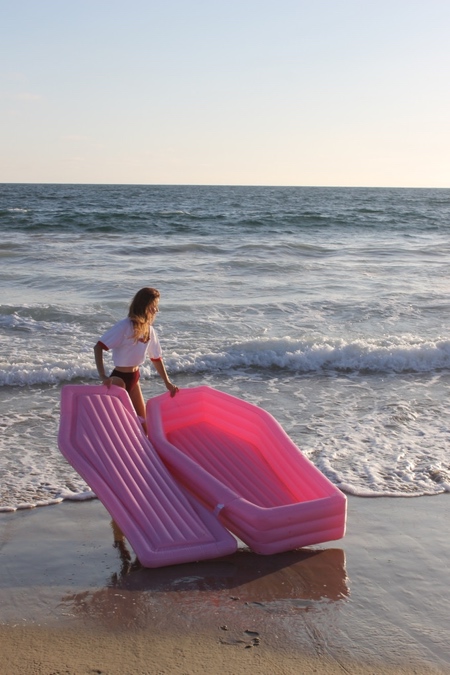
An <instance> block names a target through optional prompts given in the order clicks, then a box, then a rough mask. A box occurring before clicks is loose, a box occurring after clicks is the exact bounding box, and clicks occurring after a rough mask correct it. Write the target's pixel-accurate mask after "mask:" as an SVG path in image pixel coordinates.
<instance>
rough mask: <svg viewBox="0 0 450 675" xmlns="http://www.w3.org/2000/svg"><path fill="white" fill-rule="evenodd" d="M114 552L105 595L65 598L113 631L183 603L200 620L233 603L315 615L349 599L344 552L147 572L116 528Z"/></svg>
mask: <svg viewBox="0 0 450 675" xmlns="http://www.w3.org/2000/svg"><path fill="white" fill-rule="evenodd" d="M113 531H114V546H115V547H116V548H117V550H118V553H119V555H120V558H121V563H122V567H121V573H120V574H113V575H112V577H111V582H110V584H109V585H108V586H107V587H105V588H101V589H97V590H92V591H91V590H89V591H84V592H81V593H74V594H70V595H65V596H64V597H63V598H62V604H63V606H64V609H65V612H66V613H69V614H71V615H78V616H83V617H84V618H86V617H91V618H95V619H97V620H98V619H100V620H102V622H106V623H107V624H108V626H109V627H111V626H112V625H117V627H119V626H120V627H121V628H124V627H126V626H129V627H131V626H132V625H134V626H137V625H139V624H140V623H141V622H143V621H144V620H145V621H146V620H147V619H148V618H151V617H152V615H153V614H155V611H154V610H155V607H156V606H158V608H159V609H160V608H161V606H162V605H165V604H167V603H170V605H171V606H172V608H173V606H174V605H177V604H179V605H180V607H179V611H180V612H182V611H183V609H185V610H187V609H189V612H190V613H191V614H192V615H196V614H201V612H202V610H204V609H205V608H206V607H209V608H211V607H216V608H217V607H219V606H220V607H223V606H224V605H227V604H230V603H231V604H232V603H234V602H236V601H238V602H239V604H241V605H242V604H245V605H256V606H260V607H261V608H262V609H270V610H271V611H276V612H277V613H279V612H281V613H283V612H284V611H286V612H288V613H289V612H291V611H292V610H293V609H295V610H296V611H299V610H305V609H310V608H312V607H314V604H316V603H321V605H322V604H323V603H325V602H333V603H334V602H337V601H339V600H342V599H345V598H346V597H347V596H348V592H349V591H348V585H347V574H346V569H345V555H344V551H343V550H342V549H332V548H329V549H322V550H319V549H299V550H296V551H290V552H286V553H279V554H276V555H271V556H261V555H258V554H256V553H253V552H251V551H249V550H248V549H239V550H238V551H237V552H236V553H234V554H233V555H230V556H227V557H224V558H219V559H216V560H207V561H201V562H196V563H189V564H183V565H174V566H171V567H162V568H157V569H149V568H144V567H142V566H141V565H140V564H139V562H138V561H137V560H132V557H131V555H130V553H129V551H128V548H127V546H126V542H125V540H124V538H123V535H122V534H121V532H120V530H119V529H118V528H117V527H116V526H115V525H114V524H113Z"/></svg>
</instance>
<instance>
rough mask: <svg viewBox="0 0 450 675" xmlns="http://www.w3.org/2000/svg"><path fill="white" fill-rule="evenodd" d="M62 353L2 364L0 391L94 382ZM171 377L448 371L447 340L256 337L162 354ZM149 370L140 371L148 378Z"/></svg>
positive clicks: (87, 364)
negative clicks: (278, 372)
mask: <svg viewBox="0 0 450 675" xmlns="http://www.w3.org/2000/svg"><path fill="white" fill-rule="evenodd" d="M67 358H68V355H67V353H65V354H59V355H58V356H55V357H54V358H52V359H48V358H47V359H46V360H45V361H44V360H43V359H42V357H41V358H40V359H39V360H38V359H37V358H36V355H33V358H32V355H30V357H29V359H24V360H23V361H22V362H21V363H18V364H14V363H3V364H1V371H0V386H27V385H32V386H34V385H54V384H62V383H67V382H74V381H86V380H97V374H96V371H95V368H94V365H93V358H92V355H91V354H90V353H89V354H87V353H86V354H84V355H83V354H82V355H78V358H77V359H76V361H75V362H74V361H67V360H66V359H67ZM164 360H165V362H166V365H167V367H168V370H169V371H170V372H171V373H172V374H186V375H189V374H194V373H195V374H198V373H205V374H208V373H221V372H222V373H224V372H225V373H226V372H229V373H230V374H232V373H233V372H236V371H242V370H246V369H247V370H248V369H256V370H259V371H261V372H262V373H266V375H267V376H270V375H271V374H273V371H274V370H283V371H286V372H288V373H292V374H311V373H317V374H319V375H320V374H333V373H336V374H359V373H361V374H368V375H370V374H374V375H377V374H408V373H412V374H413V373H417V374H421V373H433V372H439V371H443V370H450V340H442V339H437V340H435V341H432V340H428V341H423V340H419V339H417V338H412V337H411V338H407V337H401V338H397V337H391V338H385V339H383V340H375V339H374V340H363V339H361V340H354V341H352V342H346V341H345V340H330V339H328V340H326V339H323V340H316V341H306V340H293V339H291V338H289V337H286V338H279V339H266V338H261V339H257V340H249V341H245V342H237V343H234V344H232V345H229V346H225V347H223V348H222V349H220V350H213V349H210V350H206V349H202V350H198V351H196V352H189V353H187V354H177V353H172V354H169V353H166V355H165V357H164ZM152 373H153V369H152V366H151V365H150V364H149V363H147V364H146V365H144V366H143V367H142V376H143V377H144V378H146V377H150V376H151V375H152Z"/></svg>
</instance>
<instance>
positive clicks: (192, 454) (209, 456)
mask: <svg viewBox="0 0 450 675" xmlns="http://www.w3.org/2000/svg"><path fill="white" fill-rule="evenodd" d="M146 417H147V424H148V431H149V437H150V440H151V441H152V443H153V445H154V446H155V448H156V450H157V451H158V453H159V455H160V456H161V457H162V459H163V461H164V463H165V465H166V466H167V467H168V469H169V470H170V472H171V474H172V475H173V476H175V477H176V478H177V480H178V481H179V482H181V483H182V484H183V485H184V486H185V487H186V488H187V489H188V490H189V491H190V492H191V493H192V494H194V495H196V496H197V497H198V498H199V499H200V500H201V501H202V502H203V503H204V504H205V505H206V506H207V507H208V508H209V509H210V510H211V511H212V512H213V513H214V514H216V515H217V517H218V518H219V519H220V521H221V522H222V523H223V524H224V526H225V527H226V528H227V529H228V530H230V531H231V532H233V533H234V534H235V535H236V536H237V537H239V538H240V539H241V540H242V541H243V542H245V543H246V544H247V545H248V546H249V547H250V548H251V549H252V550H253V551H255V552H257V553H262V554H272V553H279V552H282V551H288V550H292V549H295V548H299V547H302V546H308V545H311V544H318V543H321V542H325V541H330V540H335V539H340V538H341V537H343V536H344V533H345V522H346V506H347V500H346V497H345V495H344V494H343V493H342V492H341V491H340V490H339V489H338V488H337V487H336V486H335V485H333V483H331V481H329V480H328V478H326V476H324V475H323V474H322V473H321V472H320V471H319V470H318V469H317V468H316V467H315V466H314V464H312V462H310V461H309V460H308V459H307V458H306V457H305V456H304V455H303V454H302V453H301V452H300V450H299V449H298V447H297V446H296V445H295V444H294V443H293V441H292V440H291V439H290V438H289V436H288V435H287V434H286V432H285V431H284V430H283V428H282V427H281V425H280V424H279V423H278V422H277V421H276V420H275V419H274V418H273V417H272V415H270V413H268V412H267V411H265V410H263V409H262V408H259V407H258V406H255V405H253V404H251V403H247V402H245V401H243V400H241V399H239V398H236V397H235V396H231V395H229V394H225V393H223V392H220V391H218V390H216V389H213V388H211V387H207V386H200V387H193V388H191V389H182V390H180V391H179V392H178V394H177V395H176V396H175V397H174V398H170V396H169V394H168V393H167V394H162V395H160V396H156V397H155V398H152V399H150V400H149V401H148V402H147V409H146Z"/></svg>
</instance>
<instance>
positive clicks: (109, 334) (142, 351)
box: [99, 318, 162, 368]
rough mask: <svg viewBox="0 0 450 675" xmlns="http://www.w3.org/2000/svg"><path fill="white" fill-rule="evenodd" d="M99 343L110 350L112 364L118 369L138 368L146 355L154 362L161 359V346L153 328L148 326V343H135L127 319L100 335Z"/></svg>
mask: <svg viewBox="0 0 450 675" xmlns="http://www.w3.org/2000/svg"><path fill="white" fill-rule="evenodd" d="M99 342H101V343H102V345H103V346H104V347H106V348H107V349H112V358H113V363H114V365H115V366H116V367H117V366H118V367H119V368H130V367H133V366H140V365H142V364H143V363H144V361H145V357H146V356H147V354H148V355H149V357H150V358H151V359H152V360H154V361H157V360H158V359H160V358H162V351H161V345H160V344H159V340H158V336H157V335H156V331H155V329H154V328H153V326H150V339H149V341H148V342H144V341H143V340H138V341H137V342H135V340H134V335H133V324H132V322H131V319H128V318H126V319H122V320H121V321H119V322H118V323H116V324H114V326H112V327H111V328H110V329H109V330H107V331H106V333H104V334H103V335H102V337H101V338H100V340H99Z"/></svg>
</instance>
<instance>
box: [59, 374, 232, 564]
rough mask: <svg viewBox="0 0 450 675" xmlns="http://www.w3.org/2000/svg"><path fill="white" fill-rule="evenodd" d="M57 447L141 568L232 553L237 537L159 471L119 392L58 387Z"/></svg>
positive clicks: (103, 388)
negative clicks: (95, 498)
mask: <svg viewBox="0 0 450 675" xmlns="http://www.w3.org/2000/svg"><path fill="white" fill-rule="evenodd" d="M58 443H59V448H60V450H61V452H62V454H63V455H64V457H65V458H66V459H67V461H68V462H69V463H70V464H71V465H72V466H73V467H74V469H75V470H76V471H77V472H78V473H79V474H80V476H81V477H82V478H83V479H84V480H85V481H86V483H87V484H88V485H89V487H90V488H91V489H92V490H93V492H94V493H95V494H96V496H97V497H98V498H99V499H100V500H101V502H102V503H103V504H104V506H105V507H106V509H107V510H108V511H109V513H110V515H111V517H112V518H113V519H114V521H115V522H116V523H117V524H118V525H119V527H120V529H121V530H122V532H123V534H124V535H125V536H126V538H127V539H128V541H129V542H130V544H131V546H132V547H133V549H134V551H135V553H136V555H137V557H138V559H139V561H140V562H141V564H142V565H143V566H145V567H161V566H164V565H172V564H175V563H184V562H193V561H196V560H204V559H208V558H216V557H220V556H223V555H228V554H230V553H234V552H235V551H236V549H237V542H236V539H235V538H234V537H233V536H232V535H231V534H230V532H228V531H227V530H226V529H225V527H224V526H223V525H221V523H220V522H219V521H218V519H217V518H216V516H215V515H213V514H212V513H210V511H209V510H208V509H206V508H205V507H204V506H202V505H201V504H200V503H199V502H198V500H197V499H196V498H195V497H194V496H192V495H191V494H189V493H188V492H187V491H186V490H185V489H183V488H182V487H181V485H180V484H179V483H177V481H176V480H175V479H174V477H173V476H172V475H171V474H170V473H169V471H168V469H167V468H166V467H165V466H164V464H163V462H162V461H161V459H160V457H159V456H158V454H157V453H156V451H155V449H154V447H153V446H152V444H151V442H150V441H149V440H148V438H147V437H146V436H145V434H144V432H143V431H142V425H141V424H140V422H139V420H138V418H137V416H136V413H135V411H134V409H133V406H132V404H131V400H130V397H129V396H128V393H127V392H126V391H125V390H124V389H121V388H120V387H114V386H112V387H111V388H110V389H108V388H107V387H106V386H103V385H101V386H88V385H67V386H65V387H63V389H62V392H61V421H60V428H59V435H58Z"/></svg>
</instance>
